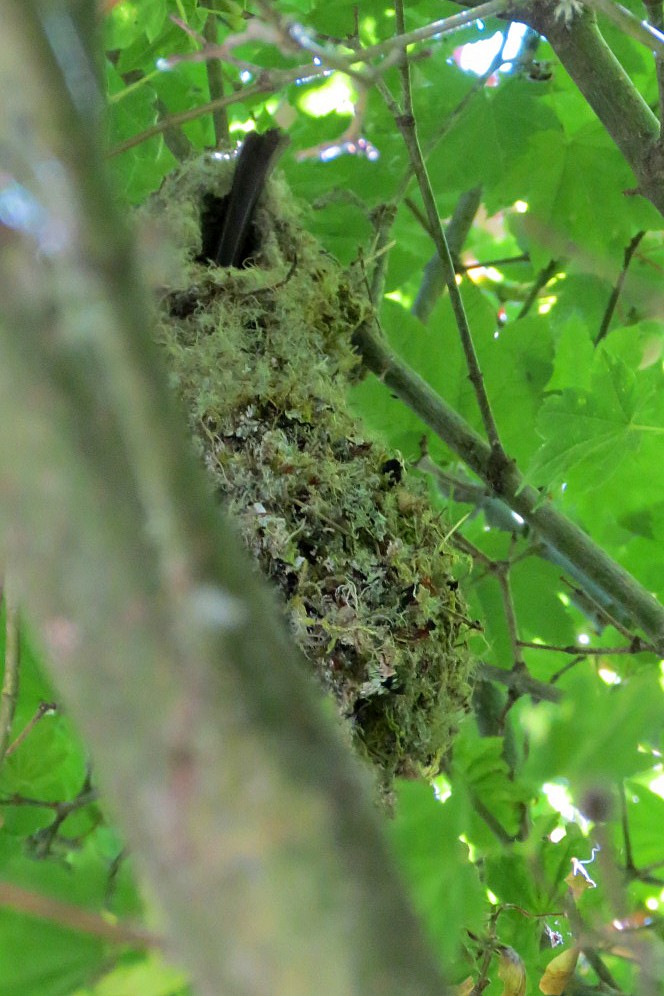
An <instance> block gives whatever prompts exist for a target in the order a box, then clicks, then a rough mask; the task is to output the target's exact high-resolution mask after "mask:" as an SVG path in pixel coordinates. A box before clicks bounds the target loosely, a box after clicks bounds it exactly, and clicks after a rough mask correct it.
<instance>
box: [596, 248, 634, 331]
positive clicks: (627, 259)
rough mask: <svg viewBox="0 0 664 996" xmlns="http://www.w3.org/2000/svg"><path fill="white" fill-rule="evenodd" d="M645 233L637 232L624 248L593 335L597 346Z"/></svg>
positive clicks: (607, 329) (608, 323) (609, 323)
mask: <svg viewBox="0 0 664 996" xmlns="http://www.w3.org/2000/svg"><path fill="white" fill-rule="evenodd" d="M645 234H646V233H645V232H643V231H641V232H637V233H636V235H635V236H634V238H633V239H632V240H631V241H630V243H629V245H628V246H627V248H626V249H625V254H624V256H623V265H622V269H621V271H620V273H619V274H618V279H617V280H616V282H615V285H614V287H613V290H612V291H611V296H610V297H609V300H608V303H607V306H606V311H605V312H604V314H603V315H602V322H601V324H600V327H599V331H598V333H597V335H596V336H595V345H596V346H597V345H598V344H599V343H600V342H601V341H602V339H603V338H604V337H605V336H606V334H607V332H608V331H609V326H610V325H611V319H612V318H613V313H614V311H615V310H616V305H617V304H618V298H619V297H620V294H621V292H622V289H623V286H624V283H625V278H626V276H627V271H628V269H629V264H630V263H631V262H632V257H633V255H634V253H635V252H636V250H637V249H638V247H639V243H640V242H641V239H642V238H643V236H644V235H645Z"/></svg>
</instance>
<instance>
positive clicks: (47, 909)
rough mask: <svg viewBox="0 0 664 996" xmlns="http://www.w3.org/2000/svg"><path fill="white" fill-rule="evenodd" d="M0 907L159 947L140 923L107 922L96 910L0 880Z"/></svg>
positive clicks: (114, 939)
mask: <svg viewBox="0 0 664 996" xmlns="http://www.w3.org/2000/svg"><path fill="white" fill-rule="evenodd" d="M0 907H4V908H7V909H10V910H13V911H14V912H16V913H21V914H23V915H24V916H31V917H37V918H38V919H40V920H50V921H51V922H52V923H55V924H58V926H60V927H67V928H69V929H70V930H74V931H76V933H83V934H91V935H92V936H93V937H99V938H101V939H102V940H104V941H108V942H109V943H110V944H131V945H133V946H135V947H136V946H138V947H161V946H162V944H163V942H162V941H161V939H160V938H159V937H157V936H156V935H155V934H152V933H150V932H149V931H147V930H145V929H144V928H142V927H138V926H133V925H131V924H127V923H111V922H110V921H109V920H108V919H107V918H105V917H104V916H103V915H102V914H100V913H92V912H91V911H90V910H86V909H82V908H81V907H80V906H74V905H73V903H65V902H63V901H62V900H61V899H55V898H54V897H53V896H46V895H42V894H41V893H38V892H32V891H30V890H28V889H22V888H21V887H20V886H18V885H12V884H11V883H10V882H1V883H0Z"/></svg>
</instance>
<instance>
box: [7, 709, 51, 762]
mask: <svg viewBox="0 0 664 996" xmlns="http://www.w3.org/2000/svg"><path fill="white" fill-rule="evenodd" d="M56 709H57V706H56V705H55V703H54V702H40V703H39V705H38V706H37V710H36V712H35V714H34V715H33V717H32V719H30V720H29V721H28V722H27V723H26V725H25V726H24V727H23V729H22V730H21V732H20V733H19V735H18V736H17V737H16V739H15V740H14V741H13V742H12V743H11V744H10V745H9V747H7V750H6V751H5V757H9V755H10V754H13V753H14V751H16V750H18V748H19V747H20V746H21V744H22V743H23V741H24V740H25V739H26V737H28V736H29V735H30V734H31V733H32V731H33V730H34V728H35V726H36V725H37V723H38V722H39V721H40V719H43V718H44V716H49V715H51V714H52V713H53V712H55V711H56Z"/></svg>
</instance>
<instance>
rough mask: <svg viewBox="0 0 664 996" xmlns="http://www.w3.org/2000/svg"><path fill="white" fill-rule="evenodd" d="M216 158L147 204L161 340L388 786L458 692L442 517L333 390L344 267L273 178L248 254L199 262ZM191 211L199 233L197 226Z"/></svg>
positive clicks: (257, 539) (303, 634)
mask: <svg viewBox="0 0 664 996" xmlns="http://www.w3.org/2000/svg"><path fill="white" fill-rule="evenodd" d="M231 172H232V164H230V163H228V162H220V161H219V160H216V159H213V158H211V157H205V158H202V159H200V160H197V161H196V162H194V163H191V164H189V165H187V166H186V167H183V168H182V169H181V170H179V171H178V172H177V173H175V174H173V175H172V176H171V177H170V178H168V179H167V180H166V181H165V183H164V185H163V186H162V189H161V190H160V192H159V193H158V194H157V195H155V196H154V198H153V199H152V200H151V202H150V203H149V205H148V206H147V208H146V211H147V212H148V213H149V214H150V215H151V216H152V217H155V216H156V217H159V218H162V219H163V218H165V219H166V222H167V224H168V228H169V229H170V231H171V233H172V235H173V236H174V239H175V242H176V244H177V245H178V246H179V248H180V250H181V254H182V259H181V268H180V273H179V276H178V278H177V279H176V280H175V281H174V282H173V284H172V286H171V287H169V288H167V289H165V290H164V292H163V295H162V301H161V318H160V324H159V335H160V339H161V340H162V342H163V344H164V347H165V349H166V350H167V352H168V356H169V362H170V368H171V370H172V375H173V379H174V381H175V383H176V386H177V389H178V391H179V393H180V394H181V396H182V397H183V399H184V401H185V403H186V405H187V408H188V410H189V412H190V417H191V424H192V428H193V430H194V433H195V436H196V438H197V440H198V442H199V445H200V448H201V451H202V454H203V458H204V460H205V463H206V465H207V467H208V470H209V473H210V475H211V476H212V479H213V480H214V482H215V485H216V487H217V489H218V492H219V494H220V496H223V498H224V499H225V500H226V501H227V502H228V503H230V506H231V508H232V510H233V512H234V513H235V515H236V517H237V518H238V519H239V521H240V523H241V527H242V531H243V534H244V537H245V539H246V542H247V544H248V546H249V547H250V548H251V550H252V552H253V554H254V556H255V558H256V560H257V561H258V563H259V564H260V566H261V568H262V570H263V572H264V573H265V574H266V575H267V576H268V577H270V578H271V579H272V580H273V581H274V582H275V583H276V584H277V585H278V587H279V588H280V589H281V592H282V593H283V597H284V599H285V602H286V605H287V612H288V616H289V620H290V625H291V628H292V631H293V633H294V636H295V639H296V641H297V643H298V644H299V646H300V647H301V649H302V651H303V652H304V654H305V655H306V657H307V659H308V660H309V661H310V662H311V665H312V668H313V670H314V672H315V673H316V675H317V676H318V678H319V680H320V682H321V683H322V684H323V686H324V687H325V688H326V689H328V690H329V691H330V692H331V693H332V695H333V696H334V698H335V700H336V702H337V705H338V709H339V712H340V714H341V715H342V716H343V717H344V719H345V721H346V722H347V723H349V724H350V728H351V731H352V736H353V740H354V742H355V744H356V746H357V747H358V748H359V750H360V752H361V753H362V754H364V755H365V756H366V757H368V758H369V759H370V761H372V762H373V763H374V765H376V766H377V767H378V769H379V777H380V780H381V782H382V784H383V785H384V786H385V787H389V785H390V783H391V780H392V778H393V777H394V776H395V775H403V776H407V777H418V776H422V775H427V774H433V773H436V772H437V771H438V770H439V766H440V762H441V759H442V757H443V755H444V754H445V752H446V751H447V749H448V747H449V745H450V740H451V737H452V735H453V733H454V729H455V725H456V724H457V722H458V719H459V717H460V714H461V713H462V711H463V710H464V709H465V708H466V706H467V702H468V698H469V693H470V684H469V676H470V662H469V657H468V654H467V651H466V646H465V622H464V618H465V607H464V605H463V602H462V600H461V599H460V595H459V592H458V590H457V583H456V581H455V580H454V578H453V575H452V573H451V569H452V557H451V555H450V552H449V551H448V548H447V545H446V542H445V526H444V524H443V523H442V522H441V519H440V517H439V515H438V514H437V513H435V512H434V511H433V510H432V508H431V505H430V503H429V500H428V498H427V495H426V491H425V489H424V488H423V486H422V485H421V483H420V482H419V481H417V480H411V479H410V478H408V477H407V475H406V472H405V469H404V467H403V465H402V463H401V461H400V459H399V457H398V455H397V454H395V453H393V452H387V451H386V449H385V448H384V446H383V445H382V444H381V443H380V442H378V441H377V440H376V439H375V438H373V437H372V436H370V435H369V434H368V433H367V432H366V431H365V429H364V428H363V427H362V425H361V424H360V423H359V422H358V420H357V419H356V418H355V417H354V416H352V415H351V413H350V411H349V409H348V407H347V404H346V400H345V395H346V388H347V383H348V378H349V376H350V375H351V374H352V371H353V370H354V369H355V368H356V366H357V363H358V360H357V357H356V355H355V354H354V353H353V351H352V348H351V345H350V340H351V335H352V332H353V330H354V329H355V328H356V327H357V326H358V324H359V323H360V322H361V321H362V320H363V319H364V318H365V317H366V316H367V315H368V313H369V309H368V305H367V302H366V299H365V297H364V296H363V295H362V294H361V293H359V292H358V291H357V290H356V289H355V288H354V286H353V283H352V280H351V279H350V278H349V275H348V274H347V273H346V272H344V271H343V270H342V269H341V268H340V267H339V266H338V264H337V263H336V262H335V261H334V260H333V259H331V258H330V257H329V256H328V255H327V254H326V253H325V252H323V251H322V250H321V248H320V246H319V245H318V244H317V243H316V242H315V241H314V240H313V239H312V238H311V237H310V236H309V235H308V234H307V233H306V232H304V231H303V230H302V228H301V227H300V224H299V222H298V219H297V216H296V213H295V211H294V209H293V208H292V206H291V205H292V195H291V194H290V192H289V191H288V190H287V189H286V187H285V186H284V185H283V184H282V183H280V182H279V181H278V180H277V181H274V180H273V181H271V183H270V184H269V186H268V190H267V192H266V194H265V195H264V196H263V198H262V201H261V203H260V205H259V209H258V213H257V229H258V231H260V239H259V238H258V235H257V239H256V241H257V244H258V243H260V250H259V251H257V255H256V259H255V261H254V262H255V264H256V265H254V266H251V267H250V268H247V269H244V270H236V269H232V270H223V269H219V268H218V267H215V266H212V265H209V263H208V262H207V260H206V259H205V258H204V250H205V245H206V242H209V241H210V239H211V238H213V233H212V234H211V233H210V231H209V230H208V231H205V226H206V225H208V224H209V216H210V204H214V203H216V202H215V198H221V197H223V195H224V194H225V193H226V191H227V190H228V188H229V186H230V175H231ZM202 222H203V229H204V231H203V233H202V232H201V228H202Z"/></svg>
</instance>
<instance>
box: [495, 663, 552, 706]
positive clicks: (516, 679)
mask: <svg viewBox="0 0 664 996" xmlns="http://www.w3.org/2000/svg"><path fill="white" fill-rule="evenodd" d="M476 675H477V677H478V678H484V680H485V681H495V682H497V683H498V684H500V685H505V686H506V687H507V688H510V689H514V690H515V691H516V692H517V693H518V694H519V696H521V695H530V696H531V697H532V698H533V699H534V700H535V701H536V702H537V701H544V702H560V701H561V700H562V698H563V692H562V691H561V690H560V689H559V688H553V687H552V686H551V685H549V684H547V683H546V682H544V681H538V680H537V678H533V677H532V676H531V675H530V674H529V673H528V672H525V673H524V672H519V673H516V672H515V671H514V670H510V671H508V670H506V669H504V668H502V667H496V666H495V665H493V664H486V663H484V662H483V661H481V662H480V663H479V664H478V665H477V671H476Z"/></svg>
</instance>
